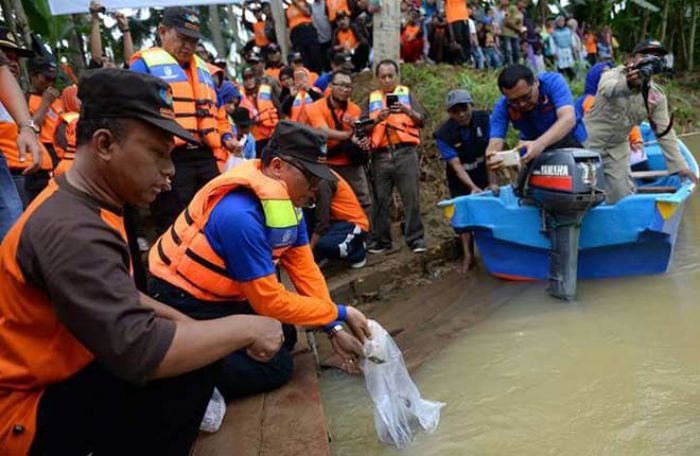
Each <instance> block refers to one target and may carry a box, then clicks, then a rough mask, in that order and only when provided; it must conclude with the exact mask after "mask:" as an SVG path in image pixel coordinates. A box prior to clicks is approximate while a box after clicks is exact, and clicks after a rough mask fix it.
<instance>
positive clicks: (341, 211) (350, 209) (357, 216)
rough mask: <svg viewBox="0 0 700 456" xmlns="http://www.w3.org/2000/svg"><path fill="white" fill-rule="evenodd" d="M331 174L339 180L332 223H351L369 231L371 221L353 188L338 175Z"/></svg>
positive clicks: (332, 207) (333, 200)
mask: <svg viewBox="0 0 700 456" xmlns="http://www.w3.org/2000/svg"><path fill="white" fill-rule="evenodd" d="M331 172H332V173H333V174H335V177H337V178H338V184H337V188H336V190H335V194H334V195H333V199H332V200H331V221H334V222H337V221H343V222H350V223H353V224H355V225H358V226H359V227H360V228H362V230H364V231H369V220H367V215H366V214H365V211H364V210H363V209H362V206H360V202H359V201H358V199H357V196H356V195H355V192H354V191H353V190H352V187H350V184H348V183H347V182H346V181H345V179H343V178H342V177H341V176H340V175H339V174H338V173H336V172H335V171H331Z"/></svg>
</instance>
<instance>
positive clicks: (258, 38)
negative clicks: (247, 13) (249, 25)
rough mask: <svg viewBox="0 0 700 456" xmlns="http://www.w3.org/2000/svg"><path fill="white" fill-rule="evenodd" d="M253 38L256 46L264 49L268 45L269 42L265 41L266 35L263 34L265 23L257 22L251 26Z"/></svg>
mask: <svg viewBox="0 0 700 456" xmlns="http://www.w3.org/2000/svg"><path fill="white" fill-rule="evenodd" d="M253 36H254V37H255V45H256V46H259V47H261V48H264V47H266V46H267V45H268V44H270V40H269V39H267V34H266V33H265V21H258V22H256V23H255V24H253Z"/></svg>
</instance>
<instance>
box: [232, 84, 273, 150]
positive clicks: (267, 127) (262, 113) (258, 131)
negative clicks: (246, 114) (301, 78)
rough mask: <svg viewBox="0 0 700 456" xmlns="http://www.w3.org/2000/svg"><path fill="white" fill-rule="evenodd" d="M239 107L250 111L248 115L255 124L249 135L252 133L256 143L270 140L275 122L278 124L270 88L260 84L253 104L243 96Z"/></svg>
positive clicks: (248, 98)
mask: <svg viewBox="0 0 700 456" xmlns="http://www.w3.org/2000/svg"><path fill="white" fill-rule="evenodd" d="M241 107H244V108H247V109H248V111H250V115H251V117H252V118H253V121H254V122H255V124H254V125H253V127H252V128H251V133H253V137H254V138H255V139H256V141H257V140H260V139H267V138H270V137H271V136H272V132H273V131H274V130H275V127H276V126H277V122H279V117H278V115H277V108H276V107H275V104H274V103H273V102H272V86H270V85H269V84H260V87H259V88H258V93H257V95H256V101H255V102H253V101H252V100H251V99H250V97H249V96H248V95H246V94H244V95H243V99H242V100H241Z"/></svg>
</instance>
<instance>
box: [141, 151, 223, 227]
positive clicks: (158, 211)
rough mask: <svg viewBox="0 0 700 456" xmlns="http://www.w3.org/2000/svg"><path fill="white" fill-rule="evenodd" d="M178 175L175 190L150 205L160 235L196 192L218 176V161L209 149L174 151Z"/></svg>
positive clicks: (164, 194) (174, 185) (173, 183)
mask: <svg viewBox="0 0 700 456" xmlns="http://www.w3.org/2000/svg"><path fill="white" fill-rule="evenodd" d="M172 159H173V162H174V163H175V176H174V177H173V181H172V190H170V191H169V192H163V193H160V194H159V195H158V196H157V197H156V199H155V201H153V202H152V203H151V215H152V216H153V221H154V222H155V225H156V230H157V232H158V234H159V235H160V234H163V233H164V232H165V230H167V229H168V228H170V225H172V224H173V223H174V222H175V219H176V218H177V216H178V215H180V212H182V211H183V210H184V209H185V208H186V207H187V205H188V204H190V201H192V198H193V197H194V195H195V193H197V192H198V191H199V189H201V188H202V187H204V185H205V184H206V183H207V182H209V181H210V180H212V179H213V178H215V177H216V176H218V175H219V168H218V167H217V166H216V159H215V158H214V155H213V153H212V152H211V150H209V149H187V148H185V147H179V148H177V149H175V150H173V153H172Z"/></svg>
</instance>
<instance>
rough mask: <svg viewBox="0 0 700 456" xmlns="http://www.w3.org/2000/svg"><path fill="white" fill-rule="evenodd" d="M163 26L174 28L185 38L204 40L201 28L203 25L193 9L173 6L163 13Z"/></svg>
mask: <svg viewBox="0 0 700 456" xmlns="http://www.w3.org/2000/svg"><path fill="white" fill-rule="evenodd" d="M162 24H163V25H165V26H167V27H174V28H175V30H176V31H177V32H178V33H182V34H183V35H185V36H189V37H192V38H197V39H198V40H199V39H201V38H202V33H201V27H202V23H201V21H200V20H199V15H198V14H197V12H196V11H195V10H193V9H192V8H185V7H182V6H171V7H168V8H165V10H164V11H163V21H162Z"/></svg>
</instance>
